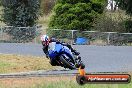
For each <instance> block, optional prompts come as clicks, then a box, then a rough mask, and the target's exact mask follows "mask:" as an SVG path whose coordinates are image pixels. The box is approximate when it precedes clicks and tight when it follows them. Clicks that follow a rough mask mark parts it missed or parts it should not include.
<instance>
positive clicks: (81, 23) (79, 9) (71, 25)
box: [49, 0, 105, 31]
mask: <svg viewBox="0 0 132 88" xmlns="http://www.w3.org/2000/svg"><path fill="white" fill-rule="evenodd" d="M104 2H105V0H57V2H56V5H55V7H54V9H53V11H54V15H53V16H52V17H51V20H50V23H49V28H59V29H64V30H80V31H84V30H90V29H91V28H92V27H93V24H94V21H95V19H96V18H97V17H98V16H99V15H100V14H102V13H103V10H104Z"/></svg>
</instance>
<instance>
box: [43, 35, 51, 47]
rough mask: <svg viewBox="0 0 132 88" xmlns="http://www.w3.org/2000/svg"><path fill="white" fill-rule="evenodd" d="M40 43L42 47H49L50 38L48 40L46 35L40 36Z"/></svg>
mask: <svg viewBox="0 0 132 88" xmlns="http://www.w3.org/2000/svg"><path fill="white" fill-rule="evenodd" d="M41 42H42V45H43V46H46V45H49V43H50V38H49V36H47V35H42V36H41Z"/></svg>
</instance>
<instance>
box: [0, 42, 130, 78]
mask: <svg viewBox="0 0 132 88" xmlns="http://www.w3.org/2000/svg"><path fill="white" fill-rule="evenodd" d="M73 47H74V48H75V49H76V50H78V51H79V52H80V56H81V57H82V60H83V62H84V64H85V65H86V68H85V70H86V72H131V71H132V46H92V45H74V46H73ZM0 53H2V54H20V55H34V56H44V53H43V51H42V45H40V44H21V43H19V44H16V43H0ZM77 72H78V71H77V70H72V71H71V70H68V69H66V70H65V69H63V68H61V69H60V70H54V71H39V72H31V74H34V75H35V74H40V75H44V74H49V75H50V74H75V73H77ZM24 74H28V73H24ZM24 74H23V75H24Z"/></svg>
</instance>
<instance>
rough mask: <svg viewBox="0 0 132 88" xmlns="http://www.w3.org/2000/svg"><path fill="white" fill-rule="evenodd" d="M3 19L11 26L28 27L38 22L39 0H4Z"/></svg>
mask: <svg viewBox="0 0 132 88" xmlns="http://www.w3.org/2000/svg"><path fill="white" fill-rule="evenodd" d="M2 5H3V7H4V9H3V11H4V13H3V16H2V17H3V19H2V20H3V21H4V22H5V23H6V24H7V25H9V26H15V27H27V26H33V25H34V24H36V20H37V19H38V16H39V8H40V2H39V0H2Z"/></svg>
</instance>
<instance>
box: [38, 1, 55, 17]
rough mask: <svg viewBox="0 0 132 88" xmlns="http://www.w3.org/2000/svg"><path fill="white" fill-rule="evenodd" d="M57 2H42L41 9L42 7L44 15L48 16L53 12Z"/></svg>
mask: <svg viewBox="0 0 132 88" xmlns="http://www.w3.org/2000/svg"><path fill="white" fill-rule="evenodd" d="M55 1H56V0H41V5H40V7H41V12H42V15H43V14H44V15H48V14H49V13H50V12H51V11H52V9H53V7H54V5H55Z"/></svg>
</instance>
